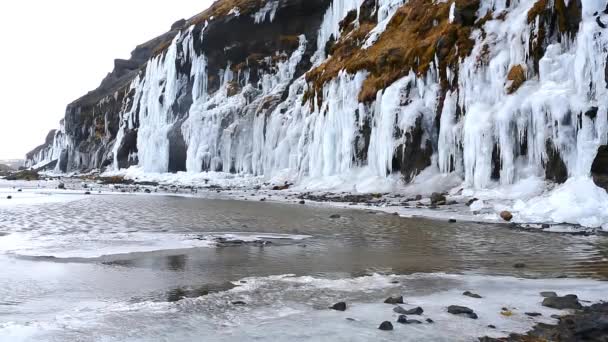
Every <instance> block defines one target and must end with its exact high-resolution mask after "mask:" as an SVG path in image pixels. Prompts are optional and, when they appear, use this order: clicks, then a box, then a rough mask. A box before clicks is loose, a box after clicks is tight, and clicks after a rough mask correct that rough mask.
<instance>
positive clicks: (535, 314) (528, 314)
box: [525, 312, 542, 317]
mask: <svg viewBox="0 0 608 342" xmlns="http://www.w3.org/2000/svg"><path fill="white" fill-rule="evenodd" d="M525 314H526V316H530V317H540V316H542V314H541V313H538V312H526V313H525Z"/></svg>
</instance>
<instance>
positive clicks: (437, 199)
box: [431, 192, 447, 205]
mask: <svg viewBox="0 0 608 342" xmlns="http://www.w3.org/2000/svg"><path fill="white" fill-rule="evenodd" d="M446 203H447V199H446V198H445V195H444V194H440V193H437V192H434V193H433V194H432V195H431V204H434V205H442V204H446Z"/></svg>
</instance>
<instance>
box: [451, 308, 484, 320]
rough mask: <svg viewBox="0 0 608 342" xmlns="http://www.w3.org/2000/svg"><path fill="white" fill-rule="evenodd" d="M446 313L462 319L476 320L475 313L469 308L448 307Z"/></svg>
mask: <svg viewBox="0 0 608 342" xmlns="http://www.w3.org/2000/svg"><path fill="white" fill-rule="evenodd" d="M448 312H449V313H451V314H452V315H459V316H464V317H468V318H472V319H477V318H478V316H477V314H476V313H475V311H473V310H472V309H470V308H467V307H466V306H458V305H450V306H449V307H448Z"/></svg>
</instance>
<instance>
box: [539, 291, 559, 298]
mask: <svg viewBox="0 0 608 342" xmlns="http://www.w3.org/2000/svg"><path fill="white" fill-rule="evenodd" d="M540 295H541V296H542V297H545V298H548V297H557V293H555V292H553V291H543V292H541V293H540Z"/></svg>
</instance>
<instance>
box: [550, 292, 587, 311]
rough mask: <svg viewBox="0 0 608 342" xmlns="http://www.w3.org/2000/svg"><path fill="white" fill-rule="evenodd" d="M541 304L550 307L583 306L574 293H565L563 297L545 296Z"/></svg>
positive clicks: (560, 308) (568, 307)
mask: <svg viewBox="0 0 608 342" xmlns="http://www.w3.org/2000/svg"><path fill="white" fill-rule="evenodd" d="M543 306H546V307H548V308H552V309H558V310H565V309H581V308H582V307H583V306H582V305H581V303H580V302H579V301H578V297H577V296H576V295H566V296H563V297H547V298H545V299H544V300H543Z"/></svg>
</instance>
